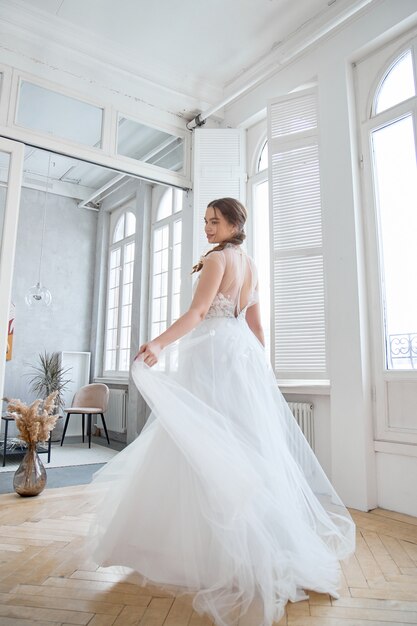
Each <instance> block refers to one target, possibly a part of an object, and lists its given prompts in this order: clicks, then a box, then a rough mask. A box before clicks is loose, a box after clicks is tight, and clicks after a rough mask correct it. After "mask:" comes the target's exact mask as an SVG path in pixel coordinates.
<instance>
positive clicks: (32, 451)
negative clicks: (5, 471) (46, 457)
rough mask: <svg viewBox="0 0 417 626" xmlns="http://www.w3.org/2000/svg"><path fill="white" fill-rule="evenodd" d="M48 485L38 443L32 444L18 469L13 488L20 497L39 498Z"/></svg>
mask: <svg viewBox="0 0 417 626" xmlns="http://www.w3.org/2000/svg"><path fill="white" fill-rule="evenodd" d="M45 485H46V470H45V467H44V465H43V463H42V461H41V459H40V457H39V454H38V453H37V450H36V443H30V444H29V447H28V450H27V452H26V454H25V456H24V457H23V459H22V461H21V462H20V465H19V467H18V468H17V470H16V472H15V475H14V478H13V487H14V490H15V491H16V493H18V494H19V496H37V495H38V494H39V493H41V491H43V490H44V488H45Z"/></svg>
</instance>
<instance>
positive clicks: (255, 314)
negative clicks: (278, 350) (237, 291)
mask: <svg viewBox="0 0 417 626" xmlns="http://www.w3.org/2000/svg"><path fill="white" fill-rule="evenodd" d="M245 317H246V321H247V323H248V326H249V328H250V329H251V331H252V332H253V334H254V335H255V336H256V337H257V338H258V339H259V341H260V342H261V344H262V345H263V347H265V337H264V330H263V328H262V323H261V309H260V306H259V302H255V304H252V306H250V307H248V308H247V309H246V316H245Z"/></svg>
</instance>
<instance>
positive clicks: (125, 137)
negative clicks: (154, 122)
mask: <svg viewBox="0 0 417 626" xmlns="http://www.w3.org/2000/svg"><path fill="white" fill-rule="evenodd" d="M117 153H118V154H120V155H122V156H127V157H130V158H131V159H135V160H136V161H142V162H143V163H150V164H151V165H157V166H158V167H162V168H164V169H167V170H171V171H173V172H179V171H180V170H182V168H183V164H184V140H183V138H182V137H178V136H176V135H170V134H169V133H167V132H165V131H162V130H157V129H156V128H152V127H151V126H146V125H145V124H140V123H139V122H136V121H135V120H131V119H128V118H127V117H122V116H121V117H120V118H119V126H118V137H117Z"/></svg>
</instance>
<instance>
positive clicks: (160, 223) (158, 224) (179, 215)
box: [148, 187, 185, 339]
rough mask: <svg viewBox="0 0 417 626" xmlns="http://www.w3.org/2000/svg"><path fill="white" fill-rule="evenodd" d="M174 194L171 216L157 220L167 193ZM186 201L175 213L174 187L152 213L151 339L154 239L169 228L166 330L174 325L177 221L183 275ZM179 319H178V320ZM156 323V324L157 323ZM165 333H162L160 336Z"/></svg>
mask: <svg viewBox="0 0 417 626" xmlns="http://www.w3.org/2000/svg"><path fill="white" fill-rule="evenodd" d="M170 192H171V193H172V197H173V205H172V212H171V215H168V216H167V217H164V218H162V219H160V220H157V216H158V210H159V207H160V205H161V203H162V202H163V200H164V197H165V196H166V194H167V193H170ZM184 201H185V197H183V200H182V202H183V204H182V208H181V209H180V210H179V211H175V205H176V202H177V197H176V189H175V188H174V187H169V188H168V189H166V190H164V192H163V194H162V195H161V196H160V198H159V199H158V201H157V202H156V203H155V206H154V210H153V211H152V220H151V229H150V230H151V232H150V247H149V248H150V263H149V310H148V337H149V339H155V336H154V334H153V330H152V326H153V324H154V321H153V316H152V311H153V304H154V288H153V282H154V281H153V278H154V267H155V250H154V237H155V231H156V230H158V229H160V228H163V227H164V226H168V267H167V274H168V282H167V296H166V297H167V318H166V328H168V327H169V326H170V325H171V324H172V319H173V316H172V307H173V300H172V296H173V294H172V287H173V279H174V267H173V263H174V223H175V222H177V221H180V222H181V265H180V274H182V251H183V237H182V233H183V209H184ZM179 315H181V298H180V309H179ZM176 319H178V318H176ZM155 323H156V322H155ZM161 332H164V331H163V330H162V331H160V332H159V333H158V334H161ZM156 336H157V335H156Z"/></svg>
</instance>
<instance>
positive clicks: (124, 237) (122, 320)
mask: <svg viewBox="0 0 417 626" xmlns="http://www.w3.org/2000/svg"><path fill="white" fill-rule="evenodd" d="M135 231H136V218H135V216H134V214H133V213H132V212H131V211H123V212H122V213H121V214H119V213H118V214H117V217H116V220H115V224H112V228H111V233H110V235H111V236H110V249H109V263H108V277H107V306H106V332H105V348H104V372H105V373H122V372H128V371H129V365H130V336H131V323H132V291H133V266H134V261H135Z"/></svg>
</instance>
